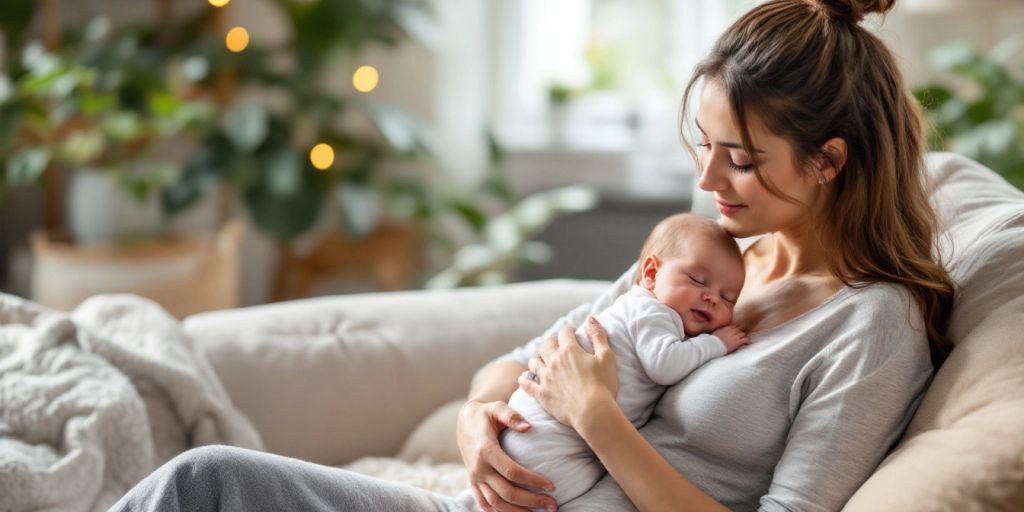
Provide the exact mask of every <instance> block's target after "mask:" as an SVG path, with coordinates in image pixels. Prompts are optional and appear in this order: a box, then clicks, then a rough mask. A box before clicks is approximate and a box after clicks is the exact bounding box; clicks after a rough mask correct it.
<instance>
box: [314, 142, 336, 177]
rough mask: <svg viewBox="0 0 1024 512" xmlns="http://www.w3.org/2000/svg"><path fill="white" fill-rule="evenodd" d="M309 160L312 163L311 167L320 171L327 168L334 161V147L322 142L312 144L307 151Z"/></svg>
mask: <svg viewBox="0 0 1024 512" xmlns="http://www.w3.org/2000/svg"><path fill="white" fill-rule="evenodd" d="M309 161H310V162H312V163H313V167H316V168H317V169H320V170H321V171H325V170H327V168H329V167H330V166H331V164H333V163H334V148H332V147H331V146H330V145H328V144H325V143H323V142H321V143H320V144H317V145H316V146H313V149H311V150H310V151H309Z"/></svg>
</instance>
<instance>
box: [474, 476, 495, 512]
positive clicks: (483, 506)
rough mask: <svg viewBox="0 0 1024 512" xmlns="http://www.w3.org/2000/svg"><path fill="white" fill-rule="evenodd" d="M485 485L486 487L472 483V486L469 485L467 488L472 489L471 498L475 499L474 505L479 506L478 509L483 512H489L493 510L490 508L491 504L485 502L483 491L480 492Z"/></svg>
mask: <svg viewBox="0 0 1024 512" xmlns="http://www.w3.org/2000/svg"><path fill="white" fill-rule="evenodd" d="M485 485H487V484H479V485H478V484H475V483H474V484H472V485H470V486H469V487H470V488H471V489H473V497H475V498H476V504H477V505H480V509H481V510H483V511H484V512H491V511H492V510H494V509H493V508H491V504H490V503H489V502H488V501H487V497H486V496H484V493H483V491H481V490H480V488H481V487H482V486H485Z"/></svg>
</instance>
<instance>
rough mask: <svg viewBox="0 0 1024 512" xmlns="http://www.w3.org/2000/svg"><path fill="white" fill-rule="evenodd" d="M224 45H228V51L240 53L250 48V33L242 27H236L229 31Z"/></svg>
mask: <svg viewBox="0 0 1024 512" xmlns="http://www.w3.org/2000/svg"><path fill="white" fill-rule="evenodd" d="M224 44H226V45H227V47H228V50H231V51H233V52H235V53H238V52H240V51H242V50H244V49H246V47H248V46H249V31H248V30H246V29H244V28H242V27H235V28H233V29H231V30H229V31H228V35H227V37H225V38H224Z"/></svg>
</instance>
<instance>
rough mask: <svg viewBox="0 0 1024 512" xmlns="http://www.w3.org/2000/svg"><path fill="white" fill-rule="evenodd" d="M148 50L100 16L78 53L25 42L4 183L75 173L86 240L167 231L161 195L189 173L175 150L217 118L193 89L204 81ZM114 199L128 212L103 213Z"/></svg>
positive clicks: (6, 122) (78, 232)
mask: <svg viewBox="0 0 1024 512" xmlns="http://www.w3.org/2000/svg"><path fill="white" fill-rule="evenodd" d="M139 48H140V47H139V44H138V35H137V34H136V33H134V32H125V33H121V34H117V35H114V34H111V32H110V26H109V24H107V23H104V22H103V21H102V20H95V21H94V22H93V23H90V24H89V25H88V26H87V27H86V30H85V31H84V34H83V37H82V39H81V42H80V44H79V45H77V46H76V47H75V48H74V50H75V51H73V52H66V53H51V52H47V51H46V50H44V49H43V48H42V46H41V45H39V44H29V45H27V46H25V48H24V50H23V52H22V54H21V59H20V61H19V64H20V65H21V67H22V73H21V75H20V76H18V77H17V79H16V80H14V81H10V80H9V79H8V81H7V84H8V87H7V91H8V92H7V94H6V98H4V101H3V105H2V107H0V126H3V127H4V129H3V130H2V132H0V150H2V154H3V155H4V157H3V161H4V169H3V171H4V172H3V178H2V180H0V182H2V183H3V186H4V187H11V186H18V185H22V184H30V183H36V182H38V181H39V180H40V179H41V177H42V175H43V172H44V171H45V170H46V169H47V168H48V167H49V166H50V165H56V166H60V167H61V168H63V169H65V170H67V171H69V172H70V180H71V185H70V186H69V194H68V198H67V199H68V209H69V210H70V211H72V212H79V213H80V214H81V215H78V216H77V217H76V216H74V215H72V216H71V219H70V221H71V222H70V226H69V227H70V228H71V231H72V234H73V235H74V236H75V238H76V240H78V241H79V242H89V243H91V242H101V241H117V240H122V239H125V238H136V237H140V236H143V237H147V236H148V237H151V236H156V235H158V234H159V231H160V229H161V227H162V226H161V225H162V215H160V212H159V203H158V201H159V192H160V191H161V190H162V189H163V188H165V187H166V186H168V185H169V184H170V183H171V182H173V181H174V180H175V179H176V176H177V175H178V173H179V167H180V163H179V162H178V160H177V158H175V157H174V156H173V155H171V154H168V153H169V152H168V146H169V145H172V144H179V145H180V144H187V140H188V139H189V138H190V137H193V136H195V135H196V134H198V133H200V132H202V131H204V130H205V129H206V128H205V126H206V125H207V124H208V123H209V121H210V120H211V119H212V118H213V113H214V109H213V105H212V103H211V102H209V101H207V100H205V99H202V98H200V97H193V96H192V95H191V93H190V91H191V88H190V85H191V82H192V81H194V80H195V79H198V78H199V77H197V76H193V77H191V78H189V77H188V73H177V75H178V79H177V81H176V82H175V81H172V80H171V79H170V78H169V75H171V74H175V72H176V71H180V70H179V69H177V68H175V67H174V66H152V65H149V64H147V61H146V59H144V58H141V55H140V49H139ZM118 190H121V191H122V192H120V193H119V192H117V191H118ZM89 203H92V204H89ZM114 203H116V204H118V205H120V209H121V210H122V211H120V212H118V213H110V214H107V215H104V214H102V212H104V211H110V210H111V209H112V208H113V205H114ZM146 204H149V205H151V206H150V207H147V206H145V205H146ZM154 207H155V208H154ZM124 210H127V213H126V212H125V211H124ZM154 210H155V211H154ZM97 212H100V213H97ZM85 217H87V219H83V220H87V222H78V224H76V220H77V219H82V218H85ZM147 217H148V220H147V221H145V222H143V221H142V219H143V218H147ZM104 219H105V220H104Z"/></svg>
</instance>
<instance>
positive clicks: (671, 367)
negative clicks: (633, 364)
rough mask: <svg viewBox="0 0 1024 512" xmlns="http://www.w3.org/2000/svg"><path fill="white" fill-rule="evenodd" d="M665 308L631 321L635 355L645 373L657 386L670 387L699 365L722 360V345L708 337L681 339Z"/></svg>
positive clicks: (672, 313)
mask: <svg viewBox="0 0 1024 512" xmlns="http://www.w3.org/2000/svg"><path fill="white" fill-rule="evenodd" d="M674 314H675V313H674V312H672V311H671V310H669V309H668V308H658V309H656V310H654V311H650V312H647V314H645V315H643V316H641V317H638V318H636V319H634V320H633V335H634V339H635V340H636V354H637V358H639V359H640V364H642V365H643V367H644V372H646V373H647V376H648V377H650V378H651V380H652V381H654V382H655V383H657V384H660V385H662V386H669V385H672V384H675V383H676V382H679V381H680V380H682V378H683V377H685V376H687V375H689V374H690V372H692V371H693V370H696V369H697V367H699V366H700V365H702V364H704V363H706V362H708V361H710V360H711V359H714V358H716V357H721V356H724V355H725V353H726V349H725V344H724V343H722V341H721V340H719V339H718V338H717V337H715V336H712V335H710V334H700V335H697V336H694V337H692V338H689V339H686V340H684V339H682V338H680V334H682V333H680V332H679V330H678V329H677V328H676V325H675V322H674V321H673V318H672V315H674Z"/></svg>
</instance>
